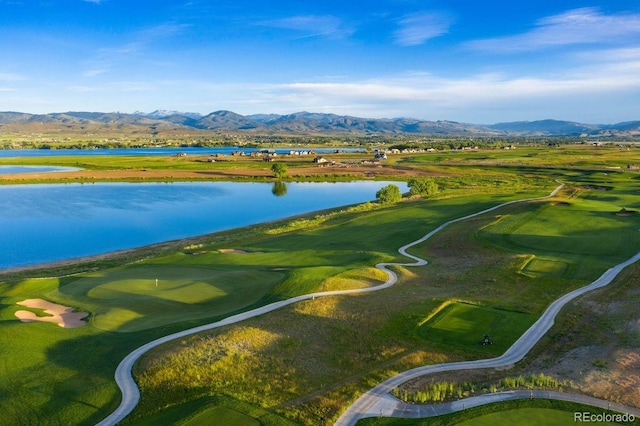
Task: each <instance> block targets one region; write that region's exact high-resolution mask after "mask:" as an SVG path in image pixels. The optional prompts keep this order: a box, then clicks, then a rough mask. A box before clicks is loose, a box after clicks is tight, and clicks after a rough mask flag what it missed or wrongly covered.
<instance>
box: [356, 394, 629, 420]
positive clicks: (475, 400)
mask: <svg viewBox="0 0 640 426" xmlns="http://www.w3.org/2000/svg"><path fill="white" fill-rule="evenodd" d="M532 398H536V399H555V400H559V401H569V402H577V403H580V404H585V405H590V406H593V407H598V408H601V409H603V410H612V411H616V412H618V413H622V414H631V415H633V416H635V417H638V418H640V409H638V408H635V407H630V406H628V405H622V404H617V403H614V402H609V401H606V400H604V399H598V398H593V397H590V396H585V395H576V394H571V393H564V392H556V391H544V390H514V391H504V392H495V393H487V394H484V395H478V396H473V397H470V398H465V399H460V400H457V401H452V402H443V403H439V404H408V403H406V402H402V401H400V400H399V399H396V398H394V397H393V396H392V395H390V394H387V395H385V397H384V398H382V399H381V400H380V401H379V402H378V404H376V406H375V409H376V410H377V411H378V412H377V414H376V415H375V416H376V417H377V416H383V417H401V418H412V419H417V418H424V417H435V416H442V415H444V414H450V413H455V412H458V411H463V410H466V409H469V408H473V407H479V406H481V405H486V404H493V403H494V402H501V401H514V400H518V399H532ZM368 417H372V416H368Z"/></svg>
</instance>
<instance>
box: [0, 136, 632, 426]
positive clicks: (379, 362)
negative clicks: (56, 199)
mask: <svg viewBox="0 0 640 426" xmlns="http://www.w3.org/2000/svg"><path fill="white" fill-rule="evenodd" d="M552 154H553V155H552ZM349 155H352V154H349ZM52 158H53V159H55V157H50V158H47V159H46V161H43V163H46V164H50V163H55V161H54V160H52ZM576 159H580V161H579V162H578V161H577V160H576ZM3 161H4V160H1V159H0V163H2V162H3ZM110 161H111V163H110ZM122 161H123V160H121V159H117V160H109V159H107V160H104V161H103V162H102V164H103V166H102V167H104V165H105V164H111V165H112V166H113V170H114V173H115V172H117V171H118V170H119V168H118V167H121V165H119V162H122ZM136 161H139V162H141V163H140V164H142V163H143V160H140V159H138V160H136ZM155 161H156V165H155V166H154V167H157V168H158V170H162V171H163V174H169V175H170V174H171V170H172V169H171V165H169V164H168V163H162V160H161V159H157V160H155ZM172 161H174V160H172ZM282 161H285V160H282ZM634 161H637V162H640V154H639V153H636V152H635V151H627V150H623V149H622V148H619V147H617V146H611V147H606V148H602V149H597V148H593V147H587V146H584V147H573V146H566V147H563V148H560V149H557V150H554V151H553V152H552V153H550V150H549V149H547V148H544V147H530V148H523V149H521V150H518V152H517V153H515V152H514V151H488V152H473V151H470V152H459V153H458V152H455V153H446V154H443V153H436V154H433V155H431V154H418V155H411V156H397V157H396V158H394V157H391V158H390V161H389V166H388V169H387V168H386V167H387V166H385V168H382V169H381V170H380V174H381V175H380V178H384V179H385V180H393V179H406V177H407V174H409V175H415V176H428V179H432V180H433V181H435V182H436V183H437V185H438V188H439V190H438V192H437V193H435V194H430V195H428V196H425V195H409V194H407V195H405V197H403V199H402V200H400V201H399V202H395V203H383V202H381V201H377V202H374V200H375V198H376V194H374V193H372V194H371V201H372V202H371V203H365V204H362V205H358V206H350V207H342V208H338V209H333V210H331V211H324V212H320V213H313V214H309V215H305V216H303V217H296V218H289V219H283V220H279V221H275V222H269V223H265V224H260V225H255V226H250V227H245V228H240V229H234V230H230V231H224V232H220V233H216V234H210V235H205V236H201V237H195V238H192V239H187V240H182V241H175V242H172V243H171V244H167V245H162V246H159V247H155V248H141V249H140V250H132V251H130V252H127V253H125V254H122V255H118V256H114V257H106V258H101V259H96V260H89V261H87V260H85V261H84V262H81V263H73V262H71V263H65V264H62V265H59V266H56V265H50V266H49V267H48V268H46V269H39V268H30V269H27V270H24V271H11V270H7V271H4V272H2V271H0V272H2V274H1V275H0V297H1V305H0V320H1V321H0V327H2V330H3V332H2V333H0V348H2V349H0V350H1V351H2V364H3V368H2V370H1V371H0V377H2V378H3V380H2V381H1V383H0V416H1V418H3V419H9V420H8V421H9V422H10V423H11V424H96V423H98V422H100V421H101V420H103V419H104V418H106V417H107V416H108V415H109V414H110V413H112V412H113V411H114V410H116V409H117V407H118V406H119V405H120V402H121V393H120V389H119V388H118V385H117V384H116V382H115V381H114V374H115V372H116V368H117V367H118V365H119V364H120V362H121V361H122V360H123V359H124V358H125V357H126V356H127V355H128V354H129V353H131V352H133V351H134V350H136V349H137V348H139V347H141V346H143V345H145V344H147V343H149V342H152V341H155V340H156V339H161V338H164V337H165V336H170V335H173V334H174V333H180V332H182V331H184V330H188V329H193V328H195V327H199V328H198V330H199V332H197V333H194V334H189V335H184V336H181V337H179V338H177V339H172V340H171V341H167V342H164V343H163V344H159V345H157V346H155V347H153V348H151V349H149V350H148V351H146V352H145V353H144V354H141V357H140V359H138V361H137V362H135V364H133V371H132V374H133V378H134V380H135V383H136V386H137V387H138V388H139V390H140V400H139V402H138V404H137V405H136V406H135V408H133V411H132V412H131V413H130V414H128V415H127V416H126V417H125V418H124V419H123V420H122V424H181V425H197V424H210V423H212V422H219V423H233V424H247V425H258V424H263V425H289V424H333V422H335V421H336V420H337V419H338V418H339V417H340V415H341V414H342V413H343V412H345V410H347V408H348V407H349V406H350V405H351V404H352V403H353V402H355V401H356V400H357V399H358V398H359V397H360V396H361V395H362V394H364V393H365V392H366V391H367V390H369V389H371V388H373V387H375V386H376V385H377V384H379V383H381V382H383V381H385V380H386V379H389V378H391V377H393V376H395V375H396V374H398V373H401V372H403V371H406V370H410V369H413V368H416V367H421V366H425V365H433V364H446V363H452V362H463V361H477V360H482V359H488V358H489V359H490V358H495V357H499V356H501V355H502V354H503V353H505V351H507V350H508V349H509V348H511V347H512V345H513V344H514V343H515V342H516V341H517V340H518V339H519V338H520V337H521V336H522V334H523V333H524V332H525V331H526V330H527V329H529V327H531V326H532V325H533V324H534V323H536V321H537V320H538V318H540V316H541V315H542V314H543V312H545V310H546V309H547V308H548V307H549V306H550V305H551V304H552V303H553V302H554V301H555V300H557V299H559V298H561V297H562V296H563V295H565V294H567V293H570V292H571V291H574V290H576V289H579V288H581V287H583V286H586V285H588V284H590V283H592V282H593V281H594V280H596V279H598V277H600V276H601V275H602V274H604V273H605V272H606V271H607V270H608V269H609V268H612V267H613V266H615V265H618V264H620V263H622V262H624V261H626V260H627V259H629V258H631V257H632V256H633V255H635V254H636V253H637V252H638V251H640V232H639V230H640V215H638V214H634V213H635V211H636V210H638V209H640V190H639V187H638V180H639V179H640V178H639V175H638V174H637V173H636V172H628V171H625V170H624V169H622V168H619V169H618V168H614V169H604V168H603V164H607V165H612V166H611V167H622V166H621V165H622V164H624V163H627V162H634ZM7 162H9V163H15V162H16V161H15V160H7ZM56 164H58V165H69V164H70V162H69V161H66V160H65V161H60V162H59V163H56ZM192 166H193V165H190V166H187V165H185V164H182V163H181V165H180V167H179V169H178V170H184V169H189V168H190V167H192ZM163 167H165V168H166V170H165V169H163ZM193 167H195V166H193ZM257 167H258V166H257V165H255V164H253V163H251V165H250V166H249V167H247V168H245V169H244V171H243V172H240V171H239V170H235V171H234V173H246V174H247V176H249V177H250V175H251V173H252V169H254V168H257ZM295 167H296V166H295V164H294V165H292V168H295ZM607 167H609V166H607ZM394 170H401V171H402V172H401V173H399V174H398V175H394V173H395V172H394ZM73 173H78V172H73ZM124 173H125V175H126V171H125V172H124ZM60 176H61V177H59V178H57V179H64V174H61V175H60ZM86 176H88V175H86ZM86 176H85V177H84V178H86ZM31 178H33V177H31ZM290 178H291V179H294V180H295V177H290ZM321 178H322V176H315V177H314V179H321ZM21 179H22V178H21ZM25 179H26V178H25ZM47 179H48V178H47ZM73 179H76V175H74V178H73ZM9 181H10V180H9ZM560 184H563V186H562V187H559V185H560ZM556 188H560V189H559V190H558V192H557V193H554V194H553V196H550V197H549V194H550V193H551V192H552V191H553V190H554V189H556ZM498 206H499V207H498ZM621 211H623V212H624V213H625V214H620V212H621ZM480 212H484V213H482V214H477V213H480ZM629 212H631V213H629ZM476 214H477V215H476ZM462 218H464V220H460V219H462ZM443 224H448V225H447V226H446V227H442V225H443ZM434 231H435V232H434ZM426 235H429V238H423V237H424V236H426ZM413 242H416V243H415V244H412V243H413ZM403 247H406V249H405V248H403ZM401 248H402V249H401ZM399 249H401V250H400V252H399V251H398V250H399ZM403 253H406V254H408V255H410V256H411V257H412V258H407V256H405V255H403ZM418 259H424V260H426V262H422V263H421V262H418V263H417V264H416V265H415V266H409V265H410V264H414V263H415V262H416V261H417V260H418ZM385 264H386V265H388V266H386V268H387V269H388V270H389V271H390V272H389V273H390V274H392V275H389V274H388V273H386V272H384V270H382V269H381V268H376V265H385ZM394 264H396V265H394ZM637 268H638V266H637V265H636V264H633V265H630V266H628V268H627V269H628V270H627V269H626V270H625V271H623V272H621V275H620V277H622V278H616V279H614V280H613V281H612V282H611V284H610V285H609V286H608V287H607V288H609V287H610V288H611V289H612V290H611V292H612V294H614V295H615V294H621V293H620V291H621V290H616V289H618V288H624V289H625V291H628V292H629V293H628V294H627V295H626V296H625V297H624V298H619V299H615V300H611V301H610V303H612V304H613V303H617V304H618V305H619V309H618V311H616V312H617V313H616V315H615V316H614V317H613V318H612V319H611V320H610V322H609V323H608V324H610V327H609V329H610V330H619V331H618V332H615V333H609V334H608V335H607V334H603V335H600V334H597V335H595V334H596V333H600V332H602V333H606V331H604V330H603V331H600V330H598V329H594V330H592V331H593V333H594V336H592V342H591V344H592V345H596V344H597V345H601V346H603V347H604V346H606V347H607V348H608V349H607V350H611V351H625V350H631V349H632V348H637V347H638V344H640V340H639V339H640V333H638V331H637V330H636V329H635V328H633V327H634V325H633V324H632V322H633V318H634V317H633V313H632V310H631V309H627V308H626V306H627V305H628V304H630V306H631V305H633V304H634V303H637V298H638V291H637V290H634V289H637V288H638V286H637V281H634V280H633V279H631V278H629V277H635V276H636V275H634V274H635V271H636V269H637ZM391 276H394V277H397V279H394V280H393V282H392V283H391V284H392V285H385V284H388V283H389V280H390V277H391ZM378 286H382V287H381V288H380V289H377V291H368V290H369V289H370V290H373V289H374V288H376V287H378ZM355 290H357V291H358V292H355ZM343 291H350V292H351V291H353V292H351V293H350V294H346V293H343V294H340V293H339V292H343ZM607 291H609V290H607ZM330 292H333V294H332V295H331V296H329V295H328V293H330ZM323 293H324V294H323ZM314 294H317V297H316V296H314ZM307 295H311V296H307ZM605 295H606V292H605V291H604V289H603V290H595V296H584V297H598V298H604V297H605ZM320 296H326V297H320ZM581 297H582V296H581ZM291 298H299V299H296V300H299V301H298V302H296V303H288V302H287V303H284V302H286V301H288V300H289V299H291ZM27 299H42V300H45V301H48V302H51V303H54V304H58V305H60V306H63V307H68V308H70V309H71V310H72V311H73V312H77V313H80V312H82V313H86V314H87V316H86V317H84V321H86V325H83V326H78V327H73V328H70V327H65V326H58V325H56V324H54V323H51V322H43V321H29V322H24V321H22V320H20V318H19V317H18V316H17V315H16V314H17V312H18V311H29V312H32V313H33V315H35V316H40V317H42V316H46V315H48V314H46V313H45V312H44V310H43V309H41V308H37V307H29V306H24V305H19V303H21V302H22V301H24V300H27ZM596 300H597V299H596ZM580 301H581V298H578V299H576V301H574V302H571V303H569V304H568V305H567V306H566V307H564V308H563V309H562V311H560V313H559V314H558V319H557V320H556V324H555V325H554V326H553V327H552V328H551V329H550V330H549V336H550V337H546V338H543V339H542V340H540V342H539V343H538V344H537V345H536V346H535V347H534V348H533V349H532V352H531V354H532V355H531V356H528V357H527V358H526V360H525V361H523V363H524V365H523V366H520V365H517V366H516V367H515V368H516V369H518V368H523V369H526V368H530V369H533V370H535V369H536V368H540V367H537V365H541V364H536V362H535V361H536V360H537V359H538V358H541V357H542V356H543V354H547V355H548V354H550V353H551V355H553V356H557V357H562V352H561V351H560V350H559V349H557V345H556V343H557V342H558V340H559V339H561V337H560V336H561V335H562V334H563V330H565V329H568V328H567V327H573V325H572V324H573V323H571V322H570V321H569V319H567V318H572V317H571V315H573V314H572V312H574V311H575V310H576V309H579V308H578V306H579V304H580ZM593 303H594V306H595V302H593ZM269 306H277V309H275V308H274V309H267V308H268V307H269ZM589 306H591V305H589ZM260 309H263V310H268V311H269V312H265V313H264V314H262V315H259V316H254V317H250V318H249V317H247V318H246V319H244V320H243V321H241V322H237V323H234V324H231V323H229V322H225V319H226V318H233V317H236V316H242V315H243V313H247V312H251V311H253V310H260ZM567 316H568V317H567ZM635 319H636V320H637V317H636V318H635ZM218 322H220V324H221V325H220V326H219V327H216V328H214V329H210V330H205V328H206V326H207V324H213V323H218ZM558 327H565V329H562V328H560V329H558ZM571 330H573V329H571ZM572 332H573V331H572ZM576 333H578V331H576ZM485 335H488V336H490V338H491V340H492V344H490V345H481V344H480V342H481V340H482V339H483V336H485ZM576 335H578V334H576ZM576 340H577V341H580V339H578V338H576ZM594 342H595V343H594ZM558 346H559V345H558ZM545 348H553V351H548V350H547V351H545ZM612 353H613V352H612ZM612 359H614V358H612ZM591 368H592V369H594V370H598V369H599V370H598V371H599V372H600V373H603V371H602V370H603V369H602V368H600V367H598V366H597V364H595V363H594V364H593V365H591ZM625 368H627V370H624V369H625ZM633 368H634V367H633V363H632V364H631V365H628V364H624V363H622V362H620V363H618V362H616V361H611V362H610V363H609V364H608V365H607V366H606V367H605V370H606V371H609V374H611V375H619V374H623V373H624V372H625V371H626V372H627V373H629V374H630V377H634V376H633V374H631V373H632V372H633V370H629V369H633ZM517 371H518V373H519V374H520V370H517ZM523 371H525V370H523ZM584 371H587V370H584ZM606 371H604V373H606ZM539 372H540V370H535V371H531V373H539ZM513 374H514V372H513V371H509V370H505V371H494V372H493V373H492V375H493V377H492V378H494V379H495V378H496V375H497V376H500V375H502V376H504V377H510V376H511V375H513ZM629 374H628V375H629ZM556 378H557V380H559V381H560V380H564V379H565V378H564V377H562V373H561V372H558V373H557V377H556ZM450 380H452V381H456V380H462V379H461V378H460V377H451V378H450ZM567 380H568V379H567ZM571 380H573V378H571ZM636 384H638V383H636ZM403 386H407V388H406V389H407V390H419V389H420V386H423V383H420V382H419V380H418V381H413V382H410V383H408V384H406V385H403ZM630 386H633V384H630ZM580 387H581V386H580V383H574V384H573V385H567V389H566V390H567V391H568V392H576V393H580ZM403 390H404V388H403ZM592 396H593V395H592ZM597 396H598V397H602V396H606V395H597ZM615 402H619V403H624V404H627V405H630V406H636V407H637V406H638V403H639V401H638V400H637V395H633V394H632V392H629V393H628V395H627V394H623V395H622V396H621V397H616V401H615ZM505 407H506V408H504V409H505V410H507V409H509V410H511V411H512V410H513V407H511V408H509V407H508V406H507V405H505ZM575 409H576V407H575V406H574V405H571V404H567V405H563V406H560V407H557V406H554V407H543V408H535V407H529V406H524V405H523V406H522V407H520V406H519V407H518V408H517V409H516V410H517V411H521V412H520V413H519V414H518V415H524V416H530V417H531V418H538V417H545V418H546V417H548V418H556V417H557V418H559V419H562V418H564V417H563V416H566V415H567V413H568V412H573V411H574V410H575ZM545 410H546V411H545ZM478 413H480V414H478V415H479V416H485V417H486V416H487V415H488V414H487V413H486V412H481V411H479V412H478ZM500 413H501V411H500V412H498V413H496V415H499V414H500ZM504 413H508V411H505V412H504ZM508 415H509V414H504V416H507V417H508ZM469 416H471V415H470V414H466V415H465V416H463V417H461V418H460V419H459V420H456V422H463V421H467V422H469V421H471V420H469V419H470V418H472V417H469ZM434 419H436V418H434ZM381 421H382V419H381ZM424 421H425V422H427V421H428V420H427V419H425V420H424ZM474 421H475V418H474ZM482 421H489V422H497V421H496V420H492V419H491V418H488V419H485V420H482ZM504 421H505V422H507V421H509V420H508V419H507V420H504ZM369 422H371V420H369ZM371 424H377V423H371ZM381 424H383V423H381ZM421 424H422V423H421ZM424 424H431V423H424ZM436 424H437V423H436ZM460 424H465V423H460ZM474 424H475V423H474ZM505 424H506V423H505Z"/></svg>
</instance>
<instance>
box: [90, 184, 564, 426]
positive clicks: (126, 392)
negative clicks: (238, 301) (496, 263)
mask: <svg viewBox="0 0 640 426" xmlns="http://www.w3.org/2000/svg"><path fill="white" fill-rule="evenodd" d="M563 186H564V184H561V185H559V186H558V187H557V188H556V189H554V190H553V191H552V192H551V194H549V195H547V196H545V197H537V198H527V199H523V200H514V201H508V202H506V203H502V204H498V205H496V206H493V207H490V208H488V209H485V210H482V211H480V212H477V213H473V214H470V215H467V216H464V217H460V218H458V219H453V220H450V221H448V222H446V223H444V224H442V225H440V226H439V227H437V228H436V229H434V230H433V231H431V232H429V233H428V234H426V235H425V236H423V237H422V238H420V239H418V240H415V241H413V242H410V243H408V244H405V245H404V246H402V247H400V249H398V252H399V253H400V254H402V255H404V256H406V257H408V258H410V259H413V260H415V262H414V263H379V264H377V265H376V268H378V269H380V270H382V271H384V272H385V273H386V274H387V276H388V279H387V281H385V282H384V283H383V284H380V285H378V286H375V287H367V288H362V289H354V290H336V291H325V292H318V293H311V294H305V295H302V296H297V297H293V298H291V299H287V300H282V301H280V302H275V303H271V304H269V305H265V306H262V307H260V308H256V309H253V310H251V311H247V312H243V313H240V314H237V315H233V316H230V317H228V318H225V319H223V320H221V321H217V322H214V323H211V324H205V325H202V326H199V327H195V328H190V329H188V330H184V331H180V332H177V333H174V334H171V335H168V336H164V337H161V338H158V339H156V340H153V341H151V342H149V343H147V344H145V345H143V346H141V347H139V348H137V349H135V350H134V351H133V352H131V353H129V355H127V356H126V357H125V358H124V359H123V360H122V361H121V362H120V364H119V365H118V367H117V368H116V373H115V381H116V383H117V385H118V387H119V388H120V391H121V392H122V401H121V402H120V405H119V406H118V408H116V410H115V411H113V412H112V413H111V414H110V415H109V416H107V417H106V418H105V419H104V420H102V421H101V422H100V423H98V426H112V425H115V424H116V423H118V422H119V421H121V420H122V419H124V418H125V417H126V416H127V415H128V414H129V413H131V411H133V409H134V408H135V407H136V405H138V402H139V400H140V390H139V389H138V386H137V385H136V383H135V381H134V380H133V376H132V374H131V370H132V368H133V365H134V364H135V362H136V361H137V360H138V359H139V358H140V357H141V356H142V355H144V354H145V353H146V352H148V351H150V350H151V349H153V348H155V347H157V346H160V345H162V344H164V343H167V342H170V341H172V340H175V339H180V338H182V337H186V336H189V335H192V334H196V333H200V332H202V331H207V330H212V329H215V328H219V327H224V326H226V325H230V324H235V323H238V322H241V321H244V320H246V319H249V318H253V317H257V316H259V315H262V314H266V313H267V312H271V311H275V310H276V309H280V308H282V307H284V306H287V305H291V304H293V303H297V302H300V301H303V300H309V299H314V298H316V297H326V296H340V295H347V294H361V293H368V292H372V291H378V290H382V289H385V288H388V287H391V286H392V285H394V284H395V283H396V282H397V281H398V276H397V275H396V274H395V272H393V271H391V270H390V269H388V266H423V265H426V264H427V261H426V260H424V259H422V258H420V257H418V256H414V255H412V254H409V253H407V249H409V248H410V247H413V246H415V245H417V244H420V243H422V242H424V241H426V240H427V239H429V238H431V237H432V236H433V235H434V234H436V233H437V232H440V231H441V230H442V229H444V228H445V227H446V226H448V225H450V224H452V223H456V222H460V221H463V220H466V219H470V218H472V217H476V216H480V215H482V214H485V213H488V212H491V211H494V210H497V209H499V208H501V207H504V206H507V205H510V204H516V203H524V202H528V201H538V200H543V199H546V198H550V197H554V196H555V195H556V194H557V193H558V192H559V191H560V190H561V189H562V187H563ZM385 383H386V382H385ZM385 393H387V392H386V391H385V392H383V393H381V394H380V396H383V395H384V394H385ZM372 403H373V402H372ZM369 405H370V404H369ZM352 407H353V406H352ZM345 414H346V413H345ZM343 416H344V415H343ZM357 418H360V417H357ZM357 418H356V420H354V423H355V421H357Z"/></svg>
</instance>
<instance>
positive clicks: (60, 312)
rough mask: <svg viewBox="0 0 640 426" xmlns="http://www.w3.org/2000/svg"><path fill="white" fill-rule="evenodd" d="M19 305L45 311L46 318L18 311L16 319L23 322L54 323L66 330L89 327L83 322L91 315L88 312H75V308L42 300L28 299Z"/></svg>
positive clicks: (29, 312)
mask: <svg viewBox="0 0 640 426" xmlns="http://www.w3.org/2000/svg"><path fill="white" fill-rule="evenodd" d="M16 304H17V305H21V306H26V307H27V308H35V309H43V310H44V313H45V314H48V315H47V316H44V317H39V316H37V315H36V314H35V313H33V312H31V311H17V312H16V317H18V319H19V320H20V321H22V322H34V321H41V322H53V323H55V324H58V325H59V326H60V327H64V328H75V327H82V326H83V325H87V322H86V321H84V320H83V318H85V317H86V316H88V315H89V314H88V313H86V312H73V308H69V307H67V306H62V305H58V304H56V303H52V302H47V301H46V300H42V299H27V300H23V301H22V302H18V303H16Z"/></svg>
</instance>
